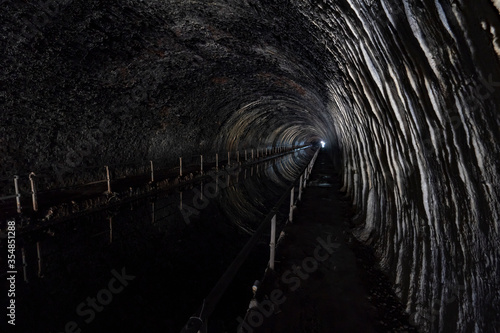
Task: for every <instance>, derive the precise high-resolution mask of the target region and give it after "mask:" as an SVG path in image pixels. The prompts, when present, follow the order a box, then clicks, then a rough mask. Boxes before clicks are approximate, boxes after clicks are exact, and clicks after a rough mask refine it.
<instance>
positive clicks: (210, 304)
mask: <svg viewBox="0 0 500 333" xmlns="http://www.w3.org/2000/svg"><path fill="white" fill-rule="evenodd" d="M318 153H319V149H317V150H316V152H315V153H314V155H313V157H312V158H311V160H310V161H309V163H308V164H307V165H306V166H305V167H304V169H303V170H302V172H301V174H300V177H298V178H297V179H296V180H295V181H294V182H293V183H292V184H291V185H290V186H289V187H288V189H287V190H286V191H285V193H284V194H283V195H282V196H281V197H280V199H279V200H278V201H277V203H276V204H275V205H274V206H273V208H272V209H271V211H270V212H269V213H268V214H267V215H266V217H265V218H264V220H263V221H262V223H261V224H260V225H259V227H258V228H257V230H256V231H255V232H254V234H253V235H252V237H251V238H250V240H249V241H248V242H247V243H246V244H245V246H244V247H243V249H241V251H240V252H239V253H238V255H237V256H236V258H235V259H234V260H233V262H232V263H231V264H230V265H229V267H228V268H227V269H226V271H225V272H224V274H223V275H222V276H221V277H220V279H219V281H218V282H217V283H216V284H215V286H214V287H213V289H212V290H211V291H210V293H209V294H208V295H207V297H206V298H205V299H204V300H203V303H202V305H201V307H200V309H199V310H198V311H197V312H196V313H195V314H194V315H193V316H192V317H191V318H189V320H188V321H187V323H186V325H185V326H184V327H183V328H182V330H181V333H206V332H207V322H208V318H209V317H210V315H211V314H212V312H213V311H214V309H215V307H216V305H217V303H218V302H219V300H220V299H221V297H222V296H223V294H224V292H225V291H226V289H227V287H228V286H229V284H230V283H231V282H232V280H233V279H234V277H235V275H236V273H237V272H238V270H239V268H240V267H241V265H242V264H243V263H244V262H245V260H246V259H247V257H248V255H249V254H250V252H251V251H252V250H253V248H254V247H255V245H256V244H257V242H258V241H259V239H260V238H261V236H262V234H263V233H264V232H265V231H266V230H268V228H269V223H271V240H270V243H269V246H270V253H269V269H274V256H275V251H276V215H277V212H278V210H279V208H280V207H281V206H282V204H283V203H284V202H285V200H286V198H287V197H288V195H290V212H289V215H288V222H289V223H292V221H293V210H294V209H295V207H296V204H297V201H298V200H301V199H302V191H303V190H304V189H305V187H306V185H307V180H308V179H309V176H310V174H311V171H312V168H313V166H314V162H315V161H316V158H317V156H318ZM297 186H298V197H297V200H294V193H295V188H296V187H297Z"/></svg>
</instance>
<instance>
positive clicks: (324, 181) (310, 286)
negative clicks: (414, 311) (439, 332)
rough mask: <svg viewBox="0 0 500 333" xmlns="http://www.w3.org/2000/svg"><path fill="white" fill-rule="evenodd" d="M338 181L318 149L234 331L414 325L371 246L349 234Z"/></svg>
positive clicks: (403, 328)
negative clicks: (272, 262)
mask: <svg viewBox="0 0 500 333" xmlns="http://www.w3.org/2000/svg"><path fill="white" fill-rule="evenodd" d="M340 181H341V179H340V178H339V176H338V175H337V174H336V173H335V171H334V168H333V164H332V162H331V161H330V159H329V157H328V155H327V154H326V153H325V152H324V151H322V152H320V154H319V156H318V159H317V161H316V164H315V166H314V168H313V170H312V174H311V177H310V180H309V183H308V187H307V188H306V190H305V192H304V193H303V197H302V201H301V202H300V203H299V205H298V208H297V210H296V211H295V216H294V222H293V224H289V225H288V226H287V227H285V230H284V234H283V235H282V237H281V239H280V242H279V246H278V249H277V263H276V268H275V271H274V272H273V271H271V270H268V271H267V274H266V277H265V278H264V281H263V282H262V285H261V286H260V287H259V289H258V292H257V295H256V298H257V299H258V300H259V304H260V305H259V307H258V308H254V309H252V310H250V311H249V312H248V313H247V317H246V321H245V323H244V324H242V325H240V329H239V332H241V333H246V332H259V333H264V332H274V333H279V332H287V333H293V332H301V333H309V332H311V333H312V332H314V333H323V332H324V333H331V332H350V333H352V332H363V333H369V332H415V329H414V328H413V327H411V326H410V325H409V324H408V319H407V317H406V316H405V315H404V312H403V308H402V306H401V304H399V303H398V301H397V299H396V297H395V296H394V294H393V293H392V291H391V290H390V284H389V283H388V280H387V278H386V277H385V276H384V275H383V274H382V273H381V272H380V271H377V270H376V269H375V268H374V266H375V264H376V263H375V260H374V256H373V254H372V253H371V251H370V250H369V249H368V248H366V247H365V246H363V245H362V244H360V243H359V242H357V241H356V240H354V239H353V237H352V236H351V233H350V231H349V228H350V220H351V216H352V210H351V205H350V202H349V201H348V200H346V199H344V198H343V196H342V193H340V192H339V189H340V187H341V184H340ZM272 303H274V304H275V305H272Z"/></svg>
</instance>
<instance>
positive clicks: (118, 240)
mask: <svg viewBox="0 0 500 333" xmlns="http://www.w3.org/2000/svg"><path fill="white" fill-rule="evenodd" d="M311 155H312V154H311V151H309V150H307V151H298V152H296V153H294V154H291V155H287V156H284V157H280V158H277V159H275V160H272V161H268V162H262V163H260V164H259V165H254V166H253V167H251V168H250V167H249V168H246V169H237V170H234V171H233V172H231V174H228V173H227V172H223V173H222V174H223V175H222V176H220V177H218V178H213V180H211V181H208V182H205V183H204V184H203V185H202V184H196V185H193V186H191V187H186V188H182V189H180V191H182V195H181V192H180V191H176V192H169V193H164V194H161V195H156V196H155V197H151V198H147V199H143V200H140V201H137V202H133V203H131V204H130V203H129V204H125V205H123V206H121V207H119V208H116V209H113V210H108V211H101V212H98V213H94V214H92V215H89V216H86V217H82V218H79V219H78V220H74V221H70V222H65V223H62V224H59V225H55V226H52V227H50V229H48V230H40V231H37V232H32V233H29V234H25V235H18V238H17V244H18V246H19V248H18V250H17V251H18V255H19V258H18V259H17V260H18V262H21V261H22V260H21V252H24V254H25V258H26V269H25V274H26V281H23V280H24V277H23V271H22V270H20V271H19V273H18V275H17V294H16V301H17V323H16V324H17V325H16V326H17V328H18V331H19V332H30V333H32V332H80V331H79V329H81V332H120V331H126V332H129V331H134V332H159V331H162V332H178V331H179V330H180V328H181V327H182V325H183V324H184V323H185V322H186V320H187V319H188V318H189V317H190V316H191V315H192V314H193V313H194V311H195V310H196V309H197V308H198V307H199V306H200V305H201V302H202V300H203V298H204V297H205V296H206V295H207V294H208V293H209V291H210V290H211V288H212V287H213V285H214V284H215V283H216V281H217V280H218V278H219V277H220V276H221V275H222V273H223V272H224V270H225V269H226V267H227V266H228V265H229V264H230V263H231V261H232V260H233V259H234V257H235V256H236V254H237V253H238V252H239V250H240V249H241V248H242V247H243V245H244V244H245V243H246V241H247V240H248V239H249V238H250V234H251V233H252V231H253V230H255V228H256V226H257V225H258V223H259V221H260V220H261V219H262V217H263V216H264V215H265V214H267V212H268V211H269V209H270V208H271V207H272V206H273V205H274V203H275V202H276V201H277V200H278V198H279V197H280V196H281V195H282V194H283V193H284V189H285V188H286V187H287V186H288V185H289V184H290V183H291V181H293V180H294V179H295V178H296V177H297V176H298V175H299V172H300V170H301V169H302V168H303V166H305V164H306V163H307V162H308V160H309V158H310V156H311ZM222 182H223V183H222ZM228 184H229V186H227V185H228ZM210 189H212V190H213V189H216V190H217V191H216V192H217V193H216V194H217V196H216V197H215V198H213V199H211V200H209V201H206V199H207V196H208V197H209V196H214V195H212V193H215V192H210ZM200 190H201V191H200ZM200 193H206V195H204V196H201V195H200ZM181 198H182V208H183V211H181V210H180V209H179V206H180V203H181V202H180V200H181ZM193 199H195V200H197V201H196V202H195V201H193ZM285 206H286V205H285ZM188 207H189V208H190V209H192V210H190V212H191V213H192V212H193V211H194V210H195V211H196V213H193V214H189V216H188V218H186V214H185V213H184V214H183V212H185V211H186V209H188ZM286 214H287V207H283V208H282V209H281V211H280V214H279V215H280V216H282V217H284V216H286ZM268 251H269V246H268V239H267V238H265V239H262V241H261V242H260V244H259V245H258V246H257V248H256V249H255V250H254V252H253V253H252V255H251V257H250V258H249V260H248V262H247V263H246V264H245V266H244V267H242V269H241V270H240V273H239V274H238V276H237V277H236V279H235V281H234V283H233V284H232V285H231V286H230V288H229V290H228V291H227V292H226V294H225V295H224V297H223V299H222V302H221V303H220V305H219V306H218V308H217V309H216V311H215V313H214V315H213V316H212V317H211V320H210V323H211V330H212V331H217V332H224V331H226V330H227V331H228V332H234V331H235V327H236V325H237V321H236V317H237V316H238V315H241V314H243V313H244V312H245V311H246V307H247V304H248V300H249V296H250V293H251V285H252V283H253V281H254V280H255V279H258V278H260V277H261V276H262V274H263V271H264V269H265V265H266V264H267V260H268V257H267V256H268ZM38 253H40V256H39V255H38ZM38 257H40V261H39V260H38Z"/></svg>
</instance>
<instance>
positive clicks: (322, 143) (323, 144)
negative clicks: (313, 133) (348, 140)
mask: <svg viewBox="0 0 500 333" xmlns="http://www.w3.org/2000/svg"><path fill="white" fill-rule="evenodd" d="M325 145H326V143H325V141H323V140H321V148H325Z"/></svg>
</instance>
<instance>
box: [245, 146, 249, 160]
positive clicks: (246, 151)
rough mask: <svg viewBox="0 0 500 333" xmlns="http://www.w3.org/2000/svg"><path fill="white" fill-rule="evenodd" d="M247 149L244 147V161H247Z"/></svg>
mask: <svg viewBox="0 0 500 333" xmlns="http://www.w3.org/2000/svg"><path fill="white" fill-rule="evenodd" d="M247 159H248V158H247V150H246V149H245V162H246V161H247Z"/></svg>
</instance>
